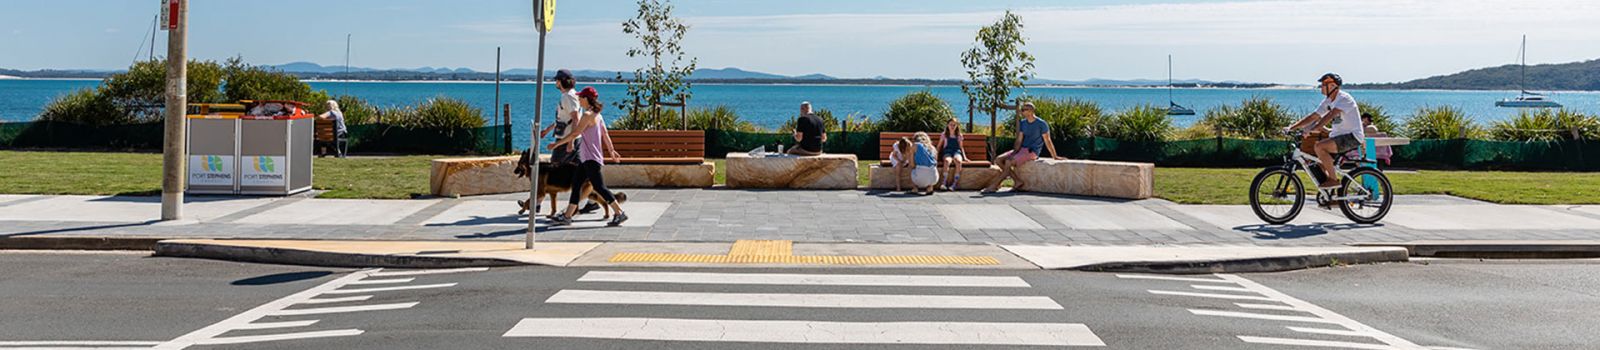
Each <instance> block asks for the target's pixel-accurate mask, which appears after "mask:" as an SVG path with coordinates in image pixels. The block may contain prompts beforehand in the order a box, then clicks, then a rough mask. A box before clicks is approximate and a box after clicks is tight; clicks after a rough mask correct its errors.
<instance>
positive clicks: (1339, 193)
mask: <svg viewBox="0 0 1600 350" xmlns="http://www.w3.org/2000/svg"><path fill="white" fill-rule="evenodd" d="M1285 134H1286V135H1287V136H1288V137H1289V149H1290V151H1289V155H1287V156H1284V157H1283V165H1280V166H1273V167H1268V168H1266V169H1263V170H1261V173H1260V174H1256V177H1255V179H1254V180H1252V181H1251V183H1250V209H1251V210H1253V211H1255V213H1256V217H1259V218H1261V220H1263V221H1266V222H1267V223H1270V224H1273V225H1282V224H1285V223H1288V222H1289V221H1293V220H1294V218H1295V217H1296V216H1299V215H1300V211H1301V209H1303V208H1304V206H1305V202H1306V191H1305V186H1304V185H1303V184H1302V183H1301V180H1300V175H1299V174H1297V173H1296V172H1297V171H1298V172H1303V173H1305V174H1306V176H1308V177H1310V178H1311V179H1314V180H1315V181H1316V182H1317V183H1321V182H1322V180H1323V178H1325V177H1327V175H1326V174H1324V172H1323V171H1322V168H1321V164H1319V163H1320V161H1319V160H1318V159H1317V157H1316V156H1314V155H1311V154H1307V153H1305V152H1302V151H1300V148H1299V147H1298V144H1297V142H1298V141H1299V140H1300V138H1301V137H1302V136H1303V134H1304V133H1303V132H1301V131H1286V132H1285ZM1347 160H1351V159H1346V157H1345V155H1344V154H1339V155H1335V157H1334V162H1333V163H1334V164H1336V165H1338V166H1339V167H1340V169H1339V171H1338V172H1337V173H1338V174H1339V176H1340V178H1341V179H1342V180H1343V181H1342V182H1343V183H1342V184H1341V185H1340V186H1339V187H1333V188H1318V189H1317V191H1316V193H1317V197H1316V199H1317V205H1318V206H1321V207H1323V208H1327V207H1329V206H1333V205H1337V206H1338V207H1339V211H1341V212H1343V213H1344V216H1345V217H1347V218H1350V220H1351V221H1355V222H1356V223H1360V224H1373V223H1377V222H1378V221H1379V220H1383V217H1384V216H1386V215H1388V214H1389V208H1390V207H1391V206H1393V205H1394V191H1393V189H1392V188H1391V187H1390V184H1389V177H1388V176H1385V175H1384V174H1383V171H1381V170H1378V167H1377V163H1376V162H1374V161H1373V160H1370V159H1366V158H1365V157H1361V158H1358V159H1353V160H1351V161H1350V162H1346V161H1347ZM1347 163H1348V164H1347ZM1346 167H1348V169H1346ZM1266 185H1270V187H1268V186H1266Z"/></svg>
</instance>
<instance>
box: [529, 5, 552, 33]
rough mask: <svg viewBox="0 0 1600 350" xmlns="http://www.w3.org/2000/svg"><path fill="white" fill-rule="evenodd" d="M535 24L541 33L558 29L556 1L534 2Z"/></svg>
mask: <svg viewBox="0 0 1600 350" xmlns="http://www.w3.org/2000/svg"><path fill="white" fill-rule="evenodd" d="M533 2H534V4H533V6H534V9H533V22H534V26H536V27H538V29H539V30H540V31H543V32H546V33H548V32H550V31H551V30H553V29H555V28H556V0H533Z"/></svg>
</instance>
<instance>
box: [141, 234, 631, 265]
mask: <svg viewBox="0 0 1600 350" xmlns="http://www.w3.org/2000/svg"><path fill="white" fill-rule="evenodd" d="M600 244H601V243H586V242H550V243H541V244H540V245H539V249H535V250H526V249H522V243H521V242H426V241H422V242H419V241H333V240H212V239H192V240H167V241H162V242H159V243H157V244H156V246H155V254H154V255H155V256H163V257H184V258H203V259H215V260H226V261H239V262H255V263H269V264H285V265H305V266H325V267H385V268H460V267H505V266H523V265H545V266H567V265H568V264H570V263H571V262H572V261H573V260H576V259H577V258H578V257H580V256H582V255H583V254H585V253H588V251H589V250H592V249H594V248H595V247H597V246H599V245H600Z"/></svg>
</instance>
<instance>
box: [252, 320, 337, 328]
mask: <svg viewBox="0 0 1600 350" xmlns="http://www.w3.org/2000/svg"><path fill="white" fill-rule="evenodd" d="M317 321H318V320H306V321H284V322H255V323H250V324H246V325H242V326H239V327H237V328H234V329H273V328H293V327H305V326H310V325H314V324H317Z"/></svg>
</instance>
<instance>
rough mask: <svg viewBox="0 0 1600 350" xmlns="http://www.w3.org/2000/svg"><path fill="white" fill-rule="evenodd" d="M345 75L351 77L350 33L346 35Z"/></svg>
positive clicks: (347, 77) (346, 77)
mask: <svg viewBox="0 0 1600 350" xmlns="http://www.w3.org/2000/svg"><path fill="white" fill-rule="evenodd" d="M344 77H345V79H350V34H349V33H345V35H344Z"/></svg>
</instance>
